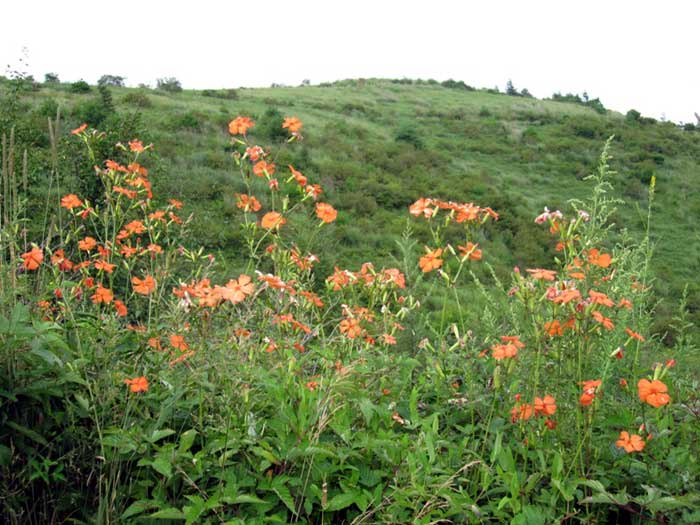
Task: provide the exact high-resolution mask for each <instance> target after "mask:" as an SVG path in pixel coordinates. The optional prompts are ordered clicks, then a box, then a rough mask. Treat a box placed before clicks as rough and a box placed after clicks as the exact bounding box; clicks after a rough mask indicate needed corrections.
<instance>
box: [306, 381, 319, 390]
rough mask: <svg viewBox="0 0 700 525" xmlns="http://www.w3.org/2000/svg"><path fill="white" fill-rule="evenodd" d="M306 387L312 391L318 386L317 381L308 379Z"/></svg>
mask: <svg viewBox="0 0 700 525" xmlns="http://www.w3.org/2000/svg"><path fill="white" fill-rule="evenodd" d="M306 388H308V389H309V390H311V391H312V392H313V391H314V390H316V389H317V388H318V382H316V381H309V382H308V383H306Z"/></svg>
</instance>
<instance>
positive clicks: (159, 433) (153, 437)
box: [148, 428, 175, 443]
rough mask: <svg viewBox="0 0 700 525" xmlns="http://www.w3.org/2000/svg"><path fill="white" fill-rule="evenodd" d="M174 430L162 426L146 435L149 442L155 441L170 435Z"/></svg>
mask: <svg viewBox="0 0 700 525" xmlns="http://www.w3.org/2000/svg"><path fill="white" fill-rule="evenodd" d="M174 433H175V431H174V430H173V429H171V428H164V429H163V430H154V431H153V433H152V434H151V435H150V436H149V437H148V441H149V442H151V443H156V442H158V441H160V440H161V439H163V438H165V437H168V436H172V435H173V434H174Z"/></svg>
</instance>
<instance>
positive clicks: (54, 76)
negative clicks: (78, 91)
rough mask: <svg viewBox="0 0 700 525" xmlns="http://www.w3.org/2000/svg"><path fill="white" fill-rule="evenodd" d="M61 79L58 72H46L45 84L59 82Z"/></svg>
mask: <svg viewBox="0 0 700 525" xmlns="http://www.w3.org/2000/svg"><path fill="white" fill-rule="evenodd" d="M58 83H60V80H59V79H58V73H46V74H45V75H44V84H58Z"/></svg>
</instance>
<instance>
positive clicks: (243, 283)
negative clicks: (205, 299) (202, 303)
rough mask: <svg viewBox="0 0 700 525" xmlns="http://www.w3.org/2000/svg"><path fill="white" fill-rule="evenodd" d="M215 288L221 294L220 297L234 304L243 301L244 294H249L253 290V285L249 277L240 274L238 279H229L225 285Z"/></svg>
mask: <svg viewBox="0 0 700 525" xmlns="http://www.w3.org/2000/svg"><path fill="white" fill-rule="evenodd" d="M216 289H217V291H219V293H220V294H221V298H222V299H224V300H225V301H226V300H228V301H231V302H232V303H233V304H236V303H240V302H241V301H243V299H245V298H246V296H248V295H251V294H252V293H253V292H254V291H255V285H254V284H253V283H252V282H251V279H250V277H248V276H247V275H245V274H242V275H241V276H239V277H238V280H236V279H231V280H230V281H229V282H228V283H227V284H226V286H217V287H216Z"/></svg>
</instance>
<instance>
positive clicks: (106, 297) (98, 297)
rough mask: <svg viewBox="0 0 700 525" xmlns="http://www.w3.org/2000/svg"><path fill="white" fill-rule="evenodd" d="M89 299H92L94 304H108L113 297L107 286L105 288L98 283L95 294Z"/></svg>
mask: <svg viewBox="0 0 700 525" xmlns="http://www.w3.org/2000/svg"><path fill="white" fill-rule="evenodd" d="M90 299H92V302H93V303H95V304H99V303H104V304H109V303H111V302H112V299H114V294H113V293H112V290H110V289H109V288H105V287H103V286H102V285H101V284H98V285H97V289H96V290H95V294H94V295H93V296H92V297H91V298H90Z"/></svg>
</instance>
